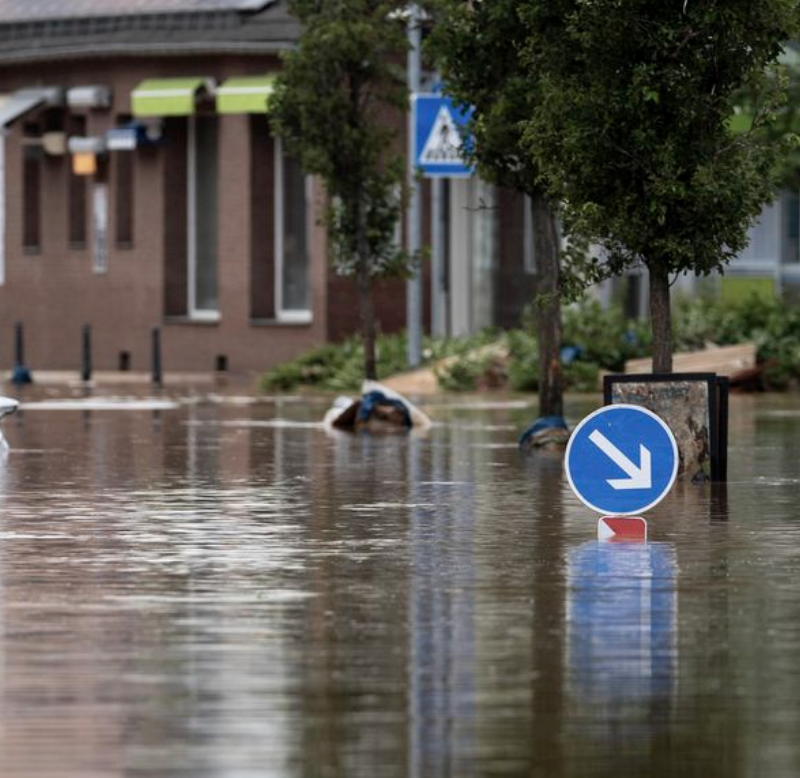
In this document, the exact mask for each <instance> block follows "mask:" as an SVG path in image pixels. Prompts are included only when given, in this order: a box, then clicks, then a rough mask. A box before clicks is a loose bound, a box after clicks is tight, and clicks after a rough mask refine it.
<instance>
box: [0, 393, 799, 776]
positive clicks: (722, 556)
mask: <svg viewBox="0 0 800 778" xmlns="http://www.w3.org/2000/svg"><path fill="white" fill-rule="evenodd" d="M172 400H174V404H175V406H176V407H174V408H157V409H146V408H141V409H139V410H136V411H126V412H124V413H123V412H119V411H117V410H110V409H106V408H100V407H98V408H96V409H92V410H89V411H86V409H81V410H78V409H76V410H63V409H61V410H53V409H50V410H47V409H46V408H42V407H40V408H38V409H37V408H35V407H30V408H28V409H27V410H24V411H23V412H22V413H18V414H15V416H14V417H11V418H9V419H8V420H6V421H7V425H6V427H4V430H5V433H6V435H7V437H8V439H9V442H10V444H11V451H10V454H9V457H8V461H7V462H6V465H5V467H3V468H0V478H1V479H2V482H0V778H6V776H8V777H9V778H10V776H15V777H16V776H21V775H32V776H39V775H42V776H59V777H60V776H70V777H71V776H75V777H76V778H77V777H78V776H80V778H93V776H159V778H172V776H184V775H187V776H188V775H191V776H193V778H194V776H201V777H204V776H226V777H227V776H235V777H236V778H239V777H240V776H276V777H277V778H307V777H308V776H314V778H328V777H333V778H339V776H342V777H343V778H361V777H362V776H364V778H367V777H368V778H374V777H376V776H391V778H395V777H396V776H409V777H413V778H429V777H430V778H462V777H463V778H470V777H471V776H474V777H475V778H478V777H480V778H483V776H488V775H514V776H517V775H519V776H546V777H547V778H550V777H551V776H555V777H557V776H593V775H611V774H623V775H648V776H662V775H663V776H668V775H684V774H687V775H688V774H692V773H693V772H699V771H702V772H703V773H704V774H705V775H707V776H725V778H728V777H729V776H740V775H741V776H751V775H752V776H757V775H778V776H784V775H786V776H793V775H797V774H800V745H798V744H797V742H796V737H795V735H796V732H797V731H798V730H799V729H800V706H798V705H797V699H798V698H800V666H799V665H798V663H797V661H796V657H797V652H798V650H800V628H798V625H800V583H798V582H800V522H798V521H797V519H796V510H795V506H796V505H797V502H798V500H800V473H798V472H796V470H797V462H798V461H800V460H798V459H797V457H796V456H795V454H796V453H797V450H798V449H797V447H798V444H797V442H796V441H797V440H800V417H795V416H793V415H777V414H775V413H774V411H775V410H780V408H773V407H767V408H764V407H763V406H762V405H759V404H758V403H753V404H752V405H744V406H742V409H743V410H742V411H741V412H742V413H745V414H747V413H750V414H751V415H750V417H749V418H748V419H744V420H742V419H740V420H738V421H737V422H736V424H733V425H732V427H731V435H732V439H731V443H732V451H734V452H736V453H735V456H733V457H732V459H731V466H730V475H731V480H730V482H729V483H728V485H727V488H725V487H723V486H722V485H701V486H693V485H683V486H680V487H678V488H676V489H675V490H674V492H673V493H672V494H670V495H669V496H668V497H667V498H666V499H665V500H664V501H663V503H661V504H659V506H657V508H656V509H655V510H654V511H653V512H652V514H648V520H649V524H650V537H651V538H652V540H653V541H654V542H651V543H649V544H647V545H641V546H625V545H618V544H614V545H612V546H606V545H604V546H600V545H598V544H597V543H596V542H595V541H594V540H593V538H594V535H595V531H596V530H595V520H596V519H595V517H593V516H591V515H590V514H589V513H588V511H587V510H586V509H585V508H584V507H583V506H582V505H580V504H578V503H577V501H576V500H575V499H574V498H573V496H572V495H571V493H570V491H569V488H568V486H567V485H566V484H565V482H564V479H563V477H562V463H561V459H560V458H559V457H557V456H549V455H543V456H521V455H520V453H519V452H518V451H517V448H516V431H517V430H518V429H520V428H521V426H522V425H523V423H524V421H525V419H526V418H527V417H528V416H529V415H530V413H529V411H527V410H525V409H524V408H517V407H508V406H502V405H499V404H491V405H489V406H480V407H478V408H474V407H468V406H466V407H465V406H463V405H462V404H460V405H459V407H453V408H450V409H448V408H447V407H446V406H445V405H442V406H440V407H439V408H437V410H436V414H435V416H436V421H437V424H436V426H435V427H434V428H433V429H432V430H431V433H430V435H429V437H428V438H425V439H414V438H412V439H409V438H406V437H404V436H396V435H391V436H386V437H377V436H375V437H370V436H368V435H351V434H339V435H333V436H328V435H326V434H325V433H324V431H322V430H321V429H319V426H318V424H317V423H316V422H317V421H318V420H319V418H321V414H322V413H323V412H324V409H325V407H327V404H328V399H327V398H322V399H321V400H320V401H319V402H318V403H316V404H310V405H308V404H303V403H298V402H297V401H296V400H290V401H283V400H278V401H275V402H248V403H244V402H241V401H237V402H225V401H224V400H222V399H217V398H208V397H187V398H180V397H176V398H172ZM580 415H581V412H579V411H576V410H573V412H572V415H571V418H573V419H574V418H575V417H577V416H580ZM678 570H680V575H678ZM620 657H621V658H622V661H617V660H618V659H619V658H620ZM765 728H768V730H769V732H770V737H769V740H768V741H767V740H765V738H764V731H765Z"/></svg>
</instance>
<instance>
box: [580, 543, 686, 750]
mask: <svg viewBox="0 0 800 778" xmlns="http://www.w3.org/2000/svg"><path fill="white" fill-rule="evenodd" d="M676 576H677V565H676V562H675V552H674V549H673V547H672V546H671V545H669V544H666V543H649V544H638V543H623V544H616V543H601V542H595V541H592V542H590V543H584V544H583V545H581V546H578V547H577V548H574V549H572V550H571V551H570V553H569V556H568V561H567V586H568V592H569V594H568V599H567V630H568V640H567V664H568V668H569V672H568V679H569V682H568V692H569V696H570V698H571V699H573V700H575V701H576V703H578V704H579V705H580V706H581V709H582V710H584V711H587V710H588V711H591V710H593V709H594V710H597V712H598V716H597V718H596V719H593V720H592V723H591V729H592V731H593V732H602V728H603V727H607V728H609V729H611V730H613V731H620V734H624V735H625V736H627V737H630V736H631V735H632V734H633V729H639V728H641V727H651V726H652V725H653V711H654V710H658V709H661V710H662V715H663V716H664V717H667V716H668V715H669V701H670V698H671V696H672V691H673V684H674V679H675V668H676V658H677V657H676V653H677V635H676V632H677V621H676V611H677V605H676V603H677V595H676V589H675V586H676V580H675V579H676ZM658 704H660V705H658ZM661 706H663V707H661ZM621 723H624V724H625V725H626V727H625V729H624V730H618V727H619V725H620V724H621Z"/></svg>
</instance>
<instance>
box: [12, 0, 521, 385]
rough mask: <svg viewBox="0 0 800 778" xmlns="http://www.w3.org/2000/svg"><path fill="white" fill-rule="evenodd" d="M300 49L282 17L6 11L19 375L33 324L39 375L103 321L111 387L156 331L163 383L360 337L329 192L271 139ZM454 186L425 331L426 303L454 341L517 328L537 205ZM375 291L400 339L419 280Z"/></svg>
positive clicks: (93, 7) (188, 11) (57, 5)
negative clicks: (326, 199) (280, 77)
mask: <svg viewBox="0 0 800 778" xmlns="http://www.w3.org/2000/svg"><path fill="white" fill-rule="evenodd" d="M297 35H298V26H297V24H296V22H295V21H294V20H293V19H292V18H291V17H290V16H289V14H288V13H287V9H286V4H285V2H283V0H39V2H36V3H31V2H27V0H0V125H2V128H3V138H2V140H0V162H1V163H2V176H1V177H0V183H1V185H0V217H1V218H0V225H2V236H0V367H2V369H4V370H5V369H10V368H11V366H12V365H13V363H14V356H15V355H14V337H13V333H14V327H15V325H16V324H17V323H22V324H23V327H24V335H25V341H24V343H25V362H26V364H27V365H28V366H29V367H31V368H32V369H33V370H34V371H35V370H36V369H77V368H78V366H79V364H80V353H81V333H82V331H83V328H84V327H85V326H86V325H89V326H90V327H91V332H92V347H93V364H94V366H95V367H96V368H97V369H102V370H115V369H120V370H147V369H149V365H150V358H151V357H150V353H151V351H150V350H151V333H152V330H153V328H154V327H158V328H159V331H160V333H161V339H162V350H163V362H164V368H165V370H166V371H167V372H169V371H171V370H174V371H211V370H229V371H231V372H235V373H247V372H258V371H261V370H264V369H266V368H268V367H270V366H271V365H273V364H275V363H277V362H279V361H281V360H284V359H288V358H291V357H293V356H296V355H297V354H298V353H300V352H302V351H303V350H305V349H307V348H308V347H310V346H312V345H315V344H319V343H322V342H325V341H328V340H338V339H340V338H341V337H343V336H344V335H346V334H348V333H350V332H353V331H355V330H356V329H357V314H356V309H355V293H354V289H353V286H352V283H351V282H350V281H349V280H348V279H342V278H338V277H337V276H336V275H335V274H334V273H332V272H331V270H330V269H329V266H328V263H327V259H326V239H325V234H324V230H323V228H322V227H320V225H319V219H318V217H319V205H320V202H321V198H322V197H323V193H322V192H321V190H320V186H319V183H318V182H317V181H315V180H313V179H310V178H306V177H304V176H303V174H302V172H301V170H300V169H299V166H298V165H297V163H296V161H294V160H292V159H290V158H288V157H287V156H286V155H285V154H284V153H283V150H282V148H281V143H280V141H279V140H278V139H275V138H273V137H272V136H271V135H270V132H269V127H268V119H267V105H268V97H269V93H270V89H271V83H272V78H273V76H274V73H275V72H276V71H277V70H278V69H279V68H280V52H281V51H283V50H285V49H287V48H289V47H291V46H292V44H293V42H294V41H295V40H296V38H297ZM401 123H402V120H401ZM428 189H429V187H428V185H427V184H425V185H424V186H423V205H424V206H427V204H428V203H429V200H430V196H429V191H428ZM445 190H446V191H445V195H446V197H445V200H446V209H445V215H444V221H445V222H446V224H445V225H444V227H445V234H446V236H447V240H446V244H447V248H446V251H447V256H446V261H445V263H444V265H443V268H444V270H443V272H442V275H441V277H440V278H438V279H434V280H433V282H431V280H430V279H429V277H428V276H429V272H428V271H427V269H426V279H425V289H426V299H425V326H426V328H429V327H430V325H431V317H430V308H431V295H440V296H441V298H442V300H440V302H442V301H443V305H442V306H440V308H441V310H443V311H444V313H443V314H442V321H441V322H439V323H438V324H437V329H438V330H439V331H441V332H449V333H452V334H461V333H463V332H468V331H470V330H473V329H476V328H478V327H480V326H485V325H489V324H500V325H509V324H514V323H515V322H516V320H517V318H518V315H519V313H520V310H521V308H522V306H523V305H524V304H525V303H527V302H528V301H529V300H530V299H531V293H532V290H533V275H532V266H531V262H530V250H529V249H526V248H525V247H526V246H529V245H530V243H531V241H530V237H529V232H530V229H529V227H526V224H525V219H524V216H523V211H524V209H523V203H522V200H521V198H519V197H518V196H516V195H514V194H512V193H508V192H502V191H495V190H493V189H492V188H490V187H488V186H486V185H485V184H483V183H482V182H480V181H478V180H476V179H471V180H463V181H452V182H448V183H447V184H446V185H445ZM478 203H481V204H486V203H489V204H490V205H491V207H490V208H488V209H487V208H480V207H477V206H478ZM426 211H427V208H426ZM427 221H428V222H429V219H428V220H427ZM526 235H527V239H526ZM429 237H430V228H429V224H426V227H425V229H424V231H423V239H424V240H425V241H427V240H429ZM376 295H377V297H376V306H377V311H378V317H379V321H380V326H381V329H382V330H383V331H384V332H388V331H394V330H397V329H399V328H402V327H403V326H404V323H405V284H404V283H401V282H387V283H382V284H379V287H378V290H377V292H376Z"/></svg>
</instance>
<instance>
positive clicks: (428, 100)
mask: <svg viewBox="0 0 800 778" xmlns="http://www.w3.org/2000/svg"><path fill="white" fill-rule="evenodd" d="M412 110H413V111H414V127H415V135H414V148H415V153H414V159H415V162H416V165H417V167H418V168H420V170H421V171H422V173H423V175H424V176H427V177H448V178H449V177H464V176H471V175H472V172H473V171H472V168H471V167H470V166H469V165H468V164H467V163H466V161H465V159H464V158H465V152H466V146H467V144H468V143H469V142H470V141H469V140H468V139H467V140H465V132H466V127H467V123H468V122H469V118H470V115H471V113H472V111H471V110H468V111H462V110H461V109H460V108H458V107H457V106H456V105H455V104H454V103H453V101H452V100H450V98H448V97H444V96H442V95H414V100H413V103H412Z"/></svg>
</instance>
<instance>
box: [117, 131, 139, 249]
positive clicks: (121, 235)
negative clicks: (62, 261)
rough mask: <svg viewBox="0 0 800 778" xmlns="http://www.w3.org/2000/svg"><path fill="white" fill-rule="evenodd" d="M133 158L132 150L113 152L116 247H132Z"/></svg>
mask: <svg viewBox="0 0 800 778" xmlns="http://www.w3.org/2000/svg"><path fill="white" fill-rule="evenodd" d="M129 121H130V117H127V116H123V117H120V120H119V124H120V126H123V125H125V124H127V123H128V122H129ZM133 160H134V152H132V151H118V152H117V153H116V154H114V173H115V176H114V178H115V188H114V194H115V199H116V202H115V208H114V212H115V222H114V227H115V234H114V240H115V242H116V244H117V248H121V249H129V248H133V192H134V178H133Z"/></svg>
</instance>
